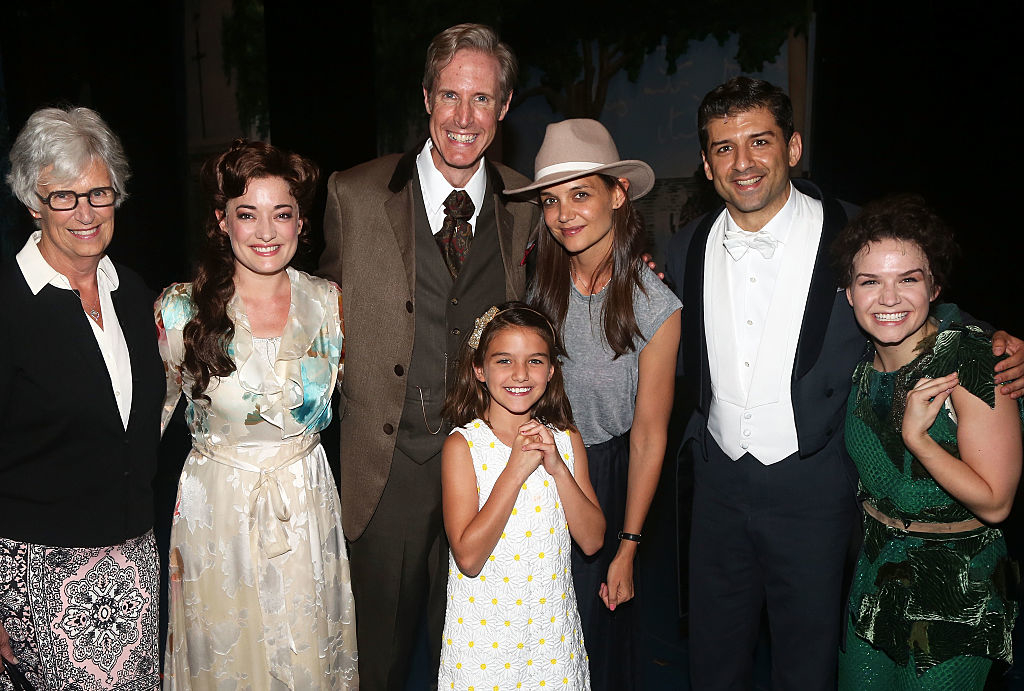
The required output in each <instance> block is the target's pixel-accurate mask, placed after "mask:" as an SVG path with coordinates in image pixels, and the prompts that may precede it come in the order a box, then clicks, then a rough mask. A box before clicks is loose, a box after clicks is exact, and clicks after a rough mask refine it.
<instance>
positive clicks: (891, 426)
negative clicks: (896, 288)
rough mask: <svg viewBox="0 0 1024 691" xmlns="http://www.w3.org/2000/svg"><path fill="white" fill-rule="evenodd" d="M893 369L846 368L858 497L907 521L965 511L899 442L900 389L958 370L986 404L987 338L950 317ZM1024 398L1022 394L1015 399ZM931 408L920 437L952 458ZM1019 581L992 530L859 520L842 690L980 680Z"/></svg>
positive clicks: (1001, 654)
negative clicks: (933, 529)
mask: <svg viewBox="0 0 1024 691" xmlns="http://www.w3.org/2000/svg"><path fill="white" fill-rule="evenodd" d="M922 345H923V347H922V349H921V354H920V355H919V356H918V357H917V358H916V359H915V360H913V361H912V362H911V363H909V364H908V365H906V366H904V367H902V368H901V369H899V370H896V371H895V372H878V371H876V370H875V369H874V368H873V367H872V363H871V361H870V359H869V360H868V361H866V362H862V363H861V364H860V365H858V366H857V369H856V371H855V372H854V375H853V388H852V390H851V392H850V398H849V401H848V408H847V411H848V412H847V416H846V447H847V450H848V451H849V452H850V455H851V457H852V458H853V460H854V462H855V463H856V464H857V468H858V470H859V471H860V477H861V480H860V484H861V492H862V494H863V498H864V499H866V500H867V501H869V502H871V503H872V504H873V505H874V506H875V507H876V508H877V509H878V510H879V511H881V512H882V513H884V514H886V515H888V516H891V517H893V518H896V519H901V520H904V521H922V522H934V523H949V522H956V521H963V520H968V519H971V518H974V515H973V514H972V513H971V512H970V511H968V510H967V509H966V508H965V507H964V506H963V505H961V504H960V503H959V502H958V501H956V500H955V499H954V498H953V497H951V496H950V495H949V494H947V493H946V492H945V490H943V489H942V488H941V487H940V486H939V485H938V483H936V482H935V481H934V480H933V479H932V478H931V475H929V474H928V471H927V470H925V468H924V466H923V465H921V463H920V462H919V461H917V459H915V458H914V457H913V456H911V455H910V453H909V452H908V451H907V450H906V447H905V446H904V445H903V440H902V436H901V425H902V420H903V411H904V406H905V402H906V393H907V390H908V389H909V388H912V387H913V386H914V384H915V383H916V382H917V380H918V379H920V378H921V377H923V376H927V377H932V378H934V377H941V376H945V375H946V374H949V373H951V372H953V371H957V372H958V373H959V381H960V384H961V385H962V386H963V387H964V388H966V389H967V390H968V391H970V392H971V393H972V394H974V395H975V396H977V397H978V398H980V399H981V400H983V401H985V402H986V403H988V405H989V406H994V405H995V396H996V392H995V384H994V381H993V367H994V366H995V363H996V361H997V360H998V358H996V357H995V356H993V355H992V343H991V340H990V339H988V338H987V337H985V336H984V335H983V334H982V333H981V331H980V330H978V329H976V328H975V327H964V326H961V325H959V324H954V325H949V326H948V328H944V329H942V330H940V331H938V332H937V333H936V334H935V335H933V336H930V337H929V340H928V342H926V343H924V344H922ZM1022 401H1024V399H1022ZM954 417H955V416H954V415H953V413H952V412H951V411H949V410H948V408H947V409H944V410H943V411H942V412H940V413H939V415H938V417H937V418H936V420H935V422H934V424H933V425H932V427H931V429H929V430H928V433H929V435H930V436H931V437H932V438H933V439H934V440H935V441H937V442H938V443H939V444H941V445H942V446H943V448H945V449H946V450H947V451H949V452H950V453H951V454H952V455H954V456H957V457H959V453H958V450H957V439H956V422H955V421H954ZM1017 580H1019V578H1018V572H1017V567H1016V564H1015V563H1013V562H1012V561H1011V560H1010V559H1009V558H1008V557H1007V553H1006V542H1005V541H1004V539H1003V534H1002V532H1001V531H1000V530H999V529H997V528H990V527H987V526H985V527H982V528H978V529H975V530H972V531H968V532H962V533H953V534H938V535H935V534H926V533H908V532H907V531H905V530H897V529H895V528H891V527H889V526H886V525H884V524H882V523H879V522H878V521H876V520H875V519H873V518H871V517H870V516H865V518H864V546H863V548H862V549H861V553H860V558H859V561H858V564H857V570H856V573H855V574H854V578H853V584H852V586H851V592H850V621H849V627H848V631H847V643H846V650H845V651H844V652H843V653H842V654H841V656H840V665H839V666H840V688H841V689H850V690H853V689H857V691H866V690H868V689H886V690H889V689H956V690H957V691H961V690H963V691H966V690H967V689H970V688H978V689H980V688H982V687H983V686H984V680H985V676H986V674H987V672H988V669H989V667H990V666H991V663H992V660H1002V661H1005V662H1007V663H1009V662H1010V660H1011V655H1012V651H1011V638H1010V636H1011V631H1012V629H1013V622H1014V619H1015V617H1016V614H1017V605H1016V603H1015V602H1013V601H1012V600H1011V599H1010V597H1009V594H1010V593H1012V592H1014V589H1015V587H1016V582H1017Z"/></svg>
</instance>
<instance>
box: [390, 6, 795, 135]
mask: <svg viewBox="0 0 1024 691" xmlns="http://www.w3.org/2000/svg"><path fill="white" fill-rule="evenodd" d="M811 13H812V3H811V2H810V0H778V2H775V3H771V6H770V7H768V6H766V5H765V3H763V2H752V1H750V0H740V1H738V2H723V1H721V0H704V1H703V2H693V1H692V0H680V1H678V2H665V1H664V0H634V1H633V2H629V3H623V2H611V1H610V0H591V1H590V2H588V3H585V4H577V3H554V2H550V3H549V2H545V3H524V2H508V1H506V2H502V1H501V0H480V1H479V2H477V3H474V6H473V10H472V12H470V13H467V12H466V11H465V10H464V9H461V8H459V7H458V6H457V5H453V4H452V3H447V2H440V1H439V0H393V1H391V2H386V3H375V4H374V37H375V39H376V45H377V49H376V53H375V56H374V57H375V60H376V70H377V88H378V92H377V93H376V94H375V100H376V102H377V104H378V107H379V108H380V110H379V111H378V118H377V120H378V122H379V123H380V127H381V130H380V145H381V148H382V149H383V150H385V151H399V150H402V149H404V148H406V146H408V145H409V144H410V143H411V142H410V138H411V137H416V136H419V135H421V134H422V132H423V129H424V128H423V121H424V118H425V114H424V110H423V102H422V95H421V94H422V92H421V89H420V88H419V84H420V80H421V77H422V70H423V55H424V50H425V47H426V45H427V44H428V43H429V42H430V39H431V38H432V37H433V36H434V35H435V34H436V33H437V32H438V31H441V30H442V29H444V28H445V27H448V26H451V25H453V24H457V23H459V22H465V21H476V22H482V23H485V24H490V25H491V26H493V27H495V28H496V29H497V30H498V32H499V33H500V34H501V36H502V39H503V40H504V41H505V42H506V43H508V44H509V45H511V46H512V48H513V50H515V52H516V55H517V56H518V58H519V63H520V79H519V85H518V86H517V94H516V95H515V97H514V99H513V107H515V106H516V105H518V104H519V103H522V102H523V101H524V100H526V99H529V98H536V97H538V96H539V97H543V98H544V99H545V100H546V101H547V103H548V104H549V105H550V106H551V108H552V110H553V111H554V112H556V113H558V114H559V115H562V116H564V117H567V118H568V117H588V118H595V119H596V118H599V117H600V116H601V113H602V111H603V109H604V105H605V98H606V96H607V90H608V84H609V82H610V81H611V79H612V78H613V77H614V76H616V75H617V74H618V73H620V72H622V71H625V72H626V75H627V76H628V77H629V78H630V79H631V80H634V81H635V80H636V78H637V77H638V75H639V73H640V68H641V66H642V65H643V63H644V61H645V59H646V58H647V56H648V55H649V54H650V53H652V52H654V51H655V50H656V49H657V48H658V47H659V46H662V45H664V46H665V60H666V63H667V64H666V68H667V71H668V73H669V74H673V73H674V72H675V69H676V64H677V62H678V61H679V59H680V58H681V57H682V56H684V55H685V54H686V52H687V49H688V48H689V45H690V43H691V42H693V41H701V40H704V39H706V38H708V37H713V38H715V39H716V40H717V41H718V42H719V43H720V44H722V43H724V42H725V41H726V40H727V39H728V38H729V37H730V36H733V35H737V36H738V39H739V43H738V46H739V47H738V50H737V54H736V56H735V59H736V61H737V62H738V63H739V65H740V68H741V69H742V70H744V71H749V72H755V71H759V70H760V69H761V67H762V66H763V65H764V64H765V63H766V62H772V61H774V60H775V58H776V57H777V56H778V55H779V53H780V51H781V49H782V47H783V45H784V42H785V40H786V39H787V37H789V36H790V35H791V34H801V33H806V31H807V27H808V25H809V23H810V18H811ZM399 114H401V115H402V117H396V116H398V115H399Z"/></svg>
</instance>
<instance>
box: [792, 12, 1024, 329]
mask: <svg viewBox="0 0 1024 691" xmlns="http://www.w3.org/2000/svg"><path fill="white" fill-rule="evenodd" d="M821 4H823V5H824V6H823V7H822V8H821V9H820V11H819V14H818V23H817V51H816V55H817V62H816V70H815V90H814V95H815V100H814V111H813V117H814V141H813V162H812V166H813V174H814V177H815V178H816V179H817V180H818V182H820V183H821V184H822V186H824V187H825V188H826V189H828V190H830V191H832V192H833V193H834V194H837V195H839V196H842V197H844V198H846V199H849V200H851V201H855V202H864V201H867V200H869V199H872V198H875V197H878V196H880V195H882V194H888V193H893V192H917V193H920V194H922V195H923V196H924V197H925V198H926V199H927V200H928V201H929V202H930V203H931V204H932V205H934V206H935V207H936V208H938V210H939V211H940V213H941V214H942V215H943V217H944V218H946V220H948V221H949V222H950V223H951V224H952V225H953V227H954V229H955V230H956V233H957V239H958V240H959V242H960V244H961V246H962V248H963V257H962V259H961V261H960V262H959V264H958V266H957V268H956V270H955V272H954V273H953V276H952V285H951V286H950V291H949V294H948V295H947V296H946V298H947V299H950V300H952V301H954V302H958V303H960V304H962V305H963V306H964V307H965V308H967V309H968V310H969V311H970V312H971V313H972V314H973V315H975V316H977V317H979V318H982V319H984V320H986V321H988V322H990V323H992V324H994V325H996V326H999V327H1002V328H1005V329H1007V330H1010V331H1011V332H1012V333H1014V334H1016V335H1022V334H1024V308H1022V307H1021V300H1020V297H1019V295H1020V288H1019V286H1020V281H1019V278H1020V274H1019V268H1018V267H1019V266H1020V263H1021V256H1020V255H1021V253H1022V251H1024V243H1022V242H1021V224H1020V220H1019V219H1017V220H1014V218H1015V216H1014V213H1015V212H1014V211H1013V210H1012V209H1011V208H1009V207H1007V204H1010V205H1011V206H1014V205H1015V204H1017V203H1019V201H1020V199H1021V194H1020V191H1019V189H1018V186H1017V181H1016V177H1017V176H1016V173H1017V172H1018V171H1017V167H1018V165H1019V162H1018V161H1017V160H1016V158H1017V157H1016V156H1015V151H1016V149H1017V147H1016V144H1015V135H1016V134H1017V133H1018V131H1019V126H1018V119H1019V118H1017V117H1016V115H1017V113H1018V112H1019V106H1018V105H1017V102H1016V98H1013V103H1011V98H1012V96H1013V95H1015V94H1016V92H1017V91H1018V86H1019V75H1018V73H1017V72H1018V71H1017V69H1016V68H1015V67H1013V65H1014V60H1015V59H1016V57H1017V52H1018V46H1019V41H1020V39H1019V35H1018V30H1017V28H1016V27H1017V26H1018V19H1019V10H1020V6H1019V4H1016V3H1010V2H996V3H942V4H937V3H926V2H919V1H913V2H903V3H881V2H868V3H821ZM1011 4H1012V5H1013V7H1014V9H1013V12H1012V14H1011ZM1011 58H1012V59H1011ZM1007 154H1010V155H1009V156H1008V155H1007ZM1015 199H1016V200H1017V201H1016V202H1015V201H1014V200H1015Z"/></svg>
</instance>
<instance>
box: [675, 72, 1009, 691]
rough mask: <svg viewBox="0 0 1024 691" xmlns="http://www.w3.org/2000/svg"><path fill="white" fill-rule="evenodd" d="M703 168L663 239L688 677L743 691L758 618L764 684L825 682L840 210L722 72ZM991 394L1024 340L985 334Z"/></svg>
mask: <svg viewBox="0 0 1024 691" xmlns="http://www.w3.org/2000/svg"><path fill="white" fill-rule="evenodd" d="M698 130H699V135H700V141H701V150H702V156H703V160H704V172H705V174H706V176H707V178H708V179H709V180H711V181H712V182H713V183H714V186H715V190H716V191H717V192H718V194H719V196H720V197H721V198H722V199H723V201H724V202H725V206H724V208H720V209H718V210H716V211H712V212H710V213H708V214H706V215H705V216H703V217H701V218H699V219H697V220H696V221H694V222H693V223H691V224H690V225H688V226H687V227H685V228H684V229H683V230H681V231H680V232H679V233H678V234H677V235H676V236H675V237H674V238H673V240H672V244H671V246H670V249H669V260H668V264H667V274H668V276H669V279H670V280H671V281H672V282H673V283H674V285H675V286H676V291H677V293H678V294H679V297H680V298H681V299H682V302H683V336H682V343H681V349H682V366H683V370H684V375H685V381H686V385H688V386H692V387H694V388H695V389H696V391H695V395H696V398H695V400H697V401H698V403H697V409H696V411H695V413H694V414H693V416H692V417H691V419H690V421H689V424H688V425H687V428H686V432H685V434H684V441H683V452H684V453H685V454H686V456H687V458H689V459H692V461H693V464H694V499H693V520H692V532H691V541H690V564H689V569H690V584H689V592H690V634H691V635H690V665H691V675H692V682H693V687H694V688H695V689H700V690H701V691H710V690H715V689H744V688H750V687H751V669H752V659H753V652H754V648H755V646H756V643H757V635H758V628H759V623H760V615H761V611H762V608H766V609H767V613H768V621H769V626H770V632H771V637H772V682H773V688H775V689H777V690H786V689H800V690H801V691H810V690H815V689H821V690H830V689H834V688H835V675H836V659H837V651H838V648H839V637H840V632H841V630H842V627H841V618H842V612H843V602H842V599H843V585H844V571H845V569H846V566H847V563H848V559H849V555H850V552H851V551H852V549H854V548H855V546H856V544H857V542H858V540H859V530H860V529H859V517H860V513H859V507H858V505H857V502H856V488H857V473H856V470H855V468H854V467H853V464H852V462H851V460H850V458H849V456H848V455H847V453H846V450H845V446H844V439H843V426H844V418H845V414H846V399H847V395H848V394H849V391H850V376H851V373H852V371H853V368H854V365H855V364H856V362H857V361H858V360H859V359H860V358H861V357H862V356H863V355H864V352H865V343H866V339H865V337H864V335H863V334H862V332H861V331H860V330H859V328H858V326H857V323H856V321H855V319H854V316H853V311H852V310H851V309H850V306H849V304H848V302H847V300H846V296H845V295H844V293H843V292H842V291H841V290H840V289H839V285H838V283H837V281H836V277H835V275H834V274H833V272H832V269H831V267H830V263H829V254H828V252H829V246H830V244H831V242H832V239H833V238H834V237H835V236H836V234H837V233H838V232H839V231H840V230H842V228H843V226H844V225H845V224H846V221H847V219H848V218H849V216H850V215H851V213H853V212H855V209H854V207H851V206H849V205H846V204H843V203H841V202H838V201H836V200H834V199H831V198H829V197H828V196H826V195H824V194H823V193H822V192H821V190H820V189H818V188H817V187H816V186H815V185H813V184H812V183H810V182H809V181H807V180H800V179H796V180H790V177H789V171H790V168H792V167H793V166H795V165H796V164H797V163H798V162H799V160H800V157H801V154H802V152H803V142H802V140H801V137H800V133H798V132H796V131H795V130H794V125H793V108H792V104H791V103H790V100H789V98H788V97H787V96H786V94H785V93H784V92H783V91H782V90H781V89H779V88H778V87H775V86H773V85H771V84H769V83H767V82H764V81H761V80H756V79H750V78H747V77H736V78H734V79H732V80H730V81H728V82H726V83H725V84H722V85H720V86H718V87H716V88H715V89H713V90H712V91H711V92H709V93H708V94H707V95H706V96H705V97H704V100H703V102H702V103H701V105H700V109H699V112H698ZM994 343H995V344H996V345H995V348H994V349H995V350H996V352H1002V350H1004V349H1005V350H1006V351H1007V352H1010V353H1012V356H1011V357H1010V358H1008V359H1006V360H1004V361H1003V362H1001V363H1000V365H999V367H1000V368H1001V370H1002V371H1001V372H1000V373H999V374H998V375H997V377H996V381H997V382H1006V381H1008V380H1011V379H1017V381H1015V382H1013V383H1011V384H1009V385H1007V386H1004V387H1003V388H1002V391H1003V392H1004V393H1007V392H1009V391H1010V390H1011V389H1012V390H1013V395H1015V396H1020V395H1021V394H1022V393H1024V381H1021V380H1020V377H1021V375H1022V374H1024V364H1022V363H1024V342H1022V341H1019V340H1017V339H1014V338H1012V337H1010V336H1008V335H1007V334H1005V333H1002V332H998V333H997V334H996V336H995V339H994Z"/></svg>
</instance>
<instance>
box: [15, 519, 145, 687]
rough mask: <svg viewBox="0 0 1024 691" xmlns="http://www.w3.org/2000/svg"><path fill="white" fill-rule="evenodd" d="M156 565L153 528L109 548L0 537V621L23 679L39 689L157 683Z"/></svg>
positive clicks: (131, 685)
mask: <svg viewBox="0 0 1024 691" xmlns="http://www.w3.org/2000/svg"><path fill="white" fill-rule="evenodd" d="M159 568H160V567H159V562H158V560H157V554H156V543H155V541H154V539H153V531H149V532H148V533H146V534H145V535H142V536H140V537H137V538H133V539H131V540H128V541H127V542H124V543H122V544H120V545H115V546H113V547H47V546H45V545H34V544H30V543H24V542H15V541H13V540H8V539H6V538H0V622H2V623H3V626H4V628H5V629H6V630H7V633H8V635H9V636H10V638H11V647H12V648H13V650H14V654H15V656H16V657H17V658H18V660H19V664H18V667H19V669H20V670H21V671H23V672H24V673H25V676H26V677H27V678H28V680H29V682H30V683H32V684H33V686H35V688H36V689H39V690H40V691H42V690H45V689H54V690H56V689H76V690H79V691H93V690H94V689H116V690H117V691H141V690H143V689H154V688H156V687H158V686H159V684H160V676H159V673H160V670H159V664H158V660H159V658H158V657H157V655H158V652H157V635H158V634H157V631H158V626H159V620H158V606H159V593H160V590H159V581H158V579H159ZM9 688H10V682H9V681H7V679H6V676H0V689H4V690H6V689H9Z"/></svg>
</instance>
